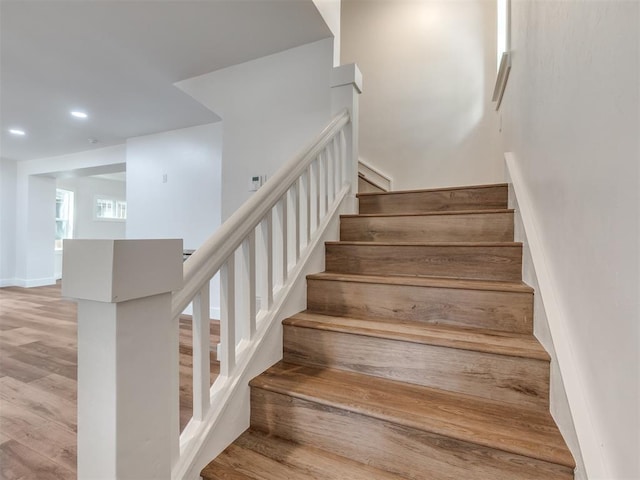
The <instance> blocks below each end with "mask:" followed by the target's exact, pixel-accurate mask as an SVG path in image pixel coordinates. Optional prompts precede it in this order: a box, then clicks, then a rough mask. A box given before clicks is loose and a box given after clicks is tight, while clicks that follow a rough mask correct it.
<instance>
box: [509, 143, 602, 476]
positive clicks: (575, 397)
mask: <svg viewBox="0 0 640 480" xmlns="http://www.w3.org/2000/svg"><path fill="white" fill-rule="evenodd" d="M505 163H506V170H505V171H506V174H507V177H508V178H507V181H508V182H509V190H510V192H509V194H510V199H509V201H510V205H509V207H510V208H512V207H515V209H516V241H522V242H523V279H524V281H525V282H527V283H529V284H530V285H531V286H532V287H534V288H535V290H536V295H535V297H537V298H536V306H535V308H534V325H535V327H534V329H535V333H536V336H537V337H538V338H539V340H540V341H541V343H542V344H543V345H544V347H545V348H546V349H547V351H548V353H549V354H550V356H551V357H552V368H551V412H552V414H553V416H554V418H555V420H556V423H557V424H558V426H559V428H560V430H561V432H562V434H563V436H564V438H565V440H566V441H567V444H568V446H569V448H570V449H571V453H572V454H573V456H574V458H575V460H576V464H577V467H576V472H575V477H576V479H578V480H581V479H587V478H589V479H603V480H604V479H610V478H612V476H611V475H610V474H609V471H610V469H609V468H608V467H607V462H606V459H605V454H604V452H603V451H602V448H601V445H600V441H599V439H600V438H601V436H600V435H599V434H598V432H597V431H596V428H595V425H594V423H593V421H592V414H593V408H592V407H591V402H590V399H589V396H588V395H587V390H586V388H585V387H584V385H585V383H584V375H585V374H584V372H583V368H584V367H583V366H582V365H580V363H579V362H578V361H577V359H576V358H575V355H574V353H573V352H574V348H573V344H572V343H573V340H572V338H571V336H570V334H569V332H568V330H567V327H566V323H565V321H564V319H565V318H566V315H565V313H564V311H563V309H562V306H561V303H560V300H559V299H558V298H557V292H558V291H560V290H559V289H558V288H557V287H556V283H557V282H556V279H555V278H554V276H553V273H552V269H550V268H549V263H548V258H549V255H548V254H547V252H546V249H545V245H544V244H543V242H542V240H541V237H540V234H539V228H538V222H537V219H536V215H535V209H534V205H533V202H532V200H531V197H530V194H529V192H528V190H527V187H526V185H525V183H524V179H523V177H522V174H521V172H520V169H519V167H518V164H517V161H516V158H515V156H514V154H513V153H510V152H508V153H505Z"/></svg>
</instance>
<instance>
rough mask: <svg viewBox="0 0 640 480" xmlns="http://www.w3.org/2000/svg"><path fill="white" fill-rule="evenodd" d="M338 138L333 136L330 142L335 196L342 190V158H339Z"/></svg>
mask: <svg viewBox="0 0 640 480" xmlns="http://www.w3.org/2000/svg"><path fill="white" fill-rule="evenodd" d="M338 138H339V137H338V136H337V135H336V136H334V137H333V140H331V148H332V149H333V152H334V156H333V158H334V159H335V164H334V170H333V172H334V175H335V176H334V184H335V186H336V194H337V193H338V192H339V191H340V190H342V157H341V156H340V144H339V140H338Z"/></svg>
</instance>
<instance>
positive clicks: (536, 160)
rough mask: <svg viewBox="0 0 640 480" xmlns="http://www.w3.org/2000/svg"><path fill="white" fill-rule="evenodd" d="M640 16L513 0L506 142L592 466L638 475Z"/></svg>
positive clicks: (602, 474)
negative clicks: (535, 234)
mask: <svg viewBox="0 0 640 480" xmlns="http://www.w3.org/2000/svg"><path fill="white" fill-rule="evenodd" d="M639 20H640V4H639V3H638V2H633V1H628V2H626V1H615V2H613V1H612V2H519V1H518V2H515V1H514V2H512V4H511V24H512V27H511V46H512V50H513V56H512V68H511V74H510V77H509V82H508V85H507V88H506V91H505V95H504V99H503V102H502V106H501V110H500V111H501V114H502V125H503V141H504V151H508V152H513V158H514V159H515V160H514V161H515V162H516V164H517V166H518V169H519V171H520V173H521V177H522V180H523V182H522V183H523V185H524V187H525V188H526V191H527V192H528V194H529V198H530V205H531V210H532V212H533V216H534V218H535V219H536V224H537V226H538V231H539V237H540V238H539V240H540V242H539V243H540V246H541V249H542V250H543V251H544V252H545V256H546V258H547V267H548V273H549V275H548V277H549V278H550V279H551V280H552V283H553V285H554V286H555V288H554V295H555V297H556V300H557V302H556V303H557V305H558V309H557V310H558V311H559V312H561V315H559V316H557V317H556V318H552V317H551V315H549V322H550V324H552V323H553V322H554V321H557V322H561V324H562V329H563V330H564V331H565V332H566V334H565V335H564V336H561V337H559V338H556V337H554V338H553V342H554V344H555V347H556V351H558V352H560V351H561V350H563V351H569V352H571V354H572V355H571V359H572V363H573V364H569V365H562V364H560V370H561V371H562V372H563V374H564V372H576V373H575V374H574V375H571V378H564V379H563V380H564V384H565V387H566V388H567V396H568V398H569V402H570V407H571V409H572V411H573V414H574V421H575V424H576V431H577V432H578V440H579V442H580V444H581V448H582V452H583V456H584V462H585V467H586V472H587V476H588V478H589V479H591V480H595V479H599V480H612V479H615V480H623V479H625V480H632V479H633V480H635V479H638V478H640V456H639V455H638V452H640V408H639V405H640V371H639V367H640V355H639V349H640V321H639V319H640V306H639V298H640V294H639V292H640V279H639V272H640V258H639V255H640V248H639V245H640V234H639V227H640V226H639V221H640V198H639V191H640V178H639V165H640V145H639V138H640V137H639V135H638V132H639V131H640V108H639V105H640V89H639V88H638V85H640V76H639V69H640V65H639V63H640V42H639V40H640V38H639V29H638V25H639ZM547 313H548V314H549V312H547ZM552 331H553V327H552ZM572 385H573V386H574V387H575V388H572ZM576 391H577V392H578V393H576ZM583 409H587V412H586V413H585V414H584V415H579V416H578V415H576V413H577V412H580V411H582V410H583Z"/></svg>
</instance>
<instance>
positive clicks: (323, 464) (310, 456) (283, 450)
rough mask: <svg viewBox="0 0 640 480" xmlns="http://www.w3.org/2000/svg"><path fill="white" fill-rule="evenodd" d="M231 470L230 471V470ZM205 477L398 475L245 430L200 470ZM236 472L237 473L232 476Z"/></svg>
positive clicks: (266, 479) (316, 479)
mask: <svg viewBox="0 0 640 480" xmlns="http://www.w3.org/2000/svg"><path fill="white" fill-rule="evenodd" d="M229 472H231V473H229ZM201 475H202V477H203V478H204V479H205V480H218V479H220V480H223V479H224V480H226V479H229V480H236V479H237V480H244V479H247V480H248V479H251V480H255V479H260V480H280V479H284V478H286V479H289V480H304V479H308V480H343V479H346V478H348V479H349V480H374V479H375V480H397V479H400V478H401V477H398V476H396V475H393V474H391V473H388V472H385V471H382V470H379V469H377V468H374V467H370V466H368V465H365V464H362V463H359V462H356V461H354V460H350V459H347V458H345V457H341V456H339V455H335V454H333V453H330V452H326V451H323V450H319V449H316V448H313V447H309V446H305V445H300V444H297V443H294V442H291V441H288V440H284V439H281V438H278V437H275V436H269V435H266V434H264V433H262V432H259V431H255V430H248V431H246V432H245V433H243V434H242V435H241V436H240V437H238V438H237V439H236V441H235V442H234V443H233V444H232V445H231V446H229V447H228V448H227V449H226V450H225V451H224V452H223V453H222V454H221V455H220V456H218V457H217V458H216V459H215V460H214V461H213V462H211V463H210V464H209V465H207V467H205V469H204V470H203V471H202V473H201ZM232 475H237V476H232Z"/></svg>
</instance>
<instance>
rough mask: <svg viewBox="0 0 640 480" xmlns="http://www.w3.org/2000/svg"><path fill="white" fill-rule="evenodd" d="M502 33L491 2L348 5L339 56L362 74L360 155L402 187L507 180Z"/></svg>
mask: <svg viewBox="0 0 640 480" xmlns="http://www.w3.org/2000/svg"><path fill="white" fill-rule="evenodd" d="M496 35H497V34H496V4H495V2H494V1H490V0H467V1H451V0H423V1H415V0H386V1H367V0H343V2H342V29H341V42H342V58H341V60H342V62H343V63H351V62H355V63H357V64H358V66H359V67H360V70H361V71H362V74H363V76H364V91H363V93H362V95H361V98H360V157H361V158H362V159H363V160H365V161H366V162H368V163H371V164H372V165H373V166H375V167H378V168H379V169H380V170H382V171H383V172H385V173H387V174H390V175H391V177H392V178H393V181H394V189H412V188H426V187H443V186H448V185H465V184H480V183H490V182H499V181H503V165H502V157H501V155H500V151H499V148H498V146H499V143H498V138H497V127H496V125H497V122H496V116H495V112H494V107H493V105H492V103H491V95H492V93H493V85H494V81H495V74H496V41H497V40H496Z"/></svg>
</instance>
